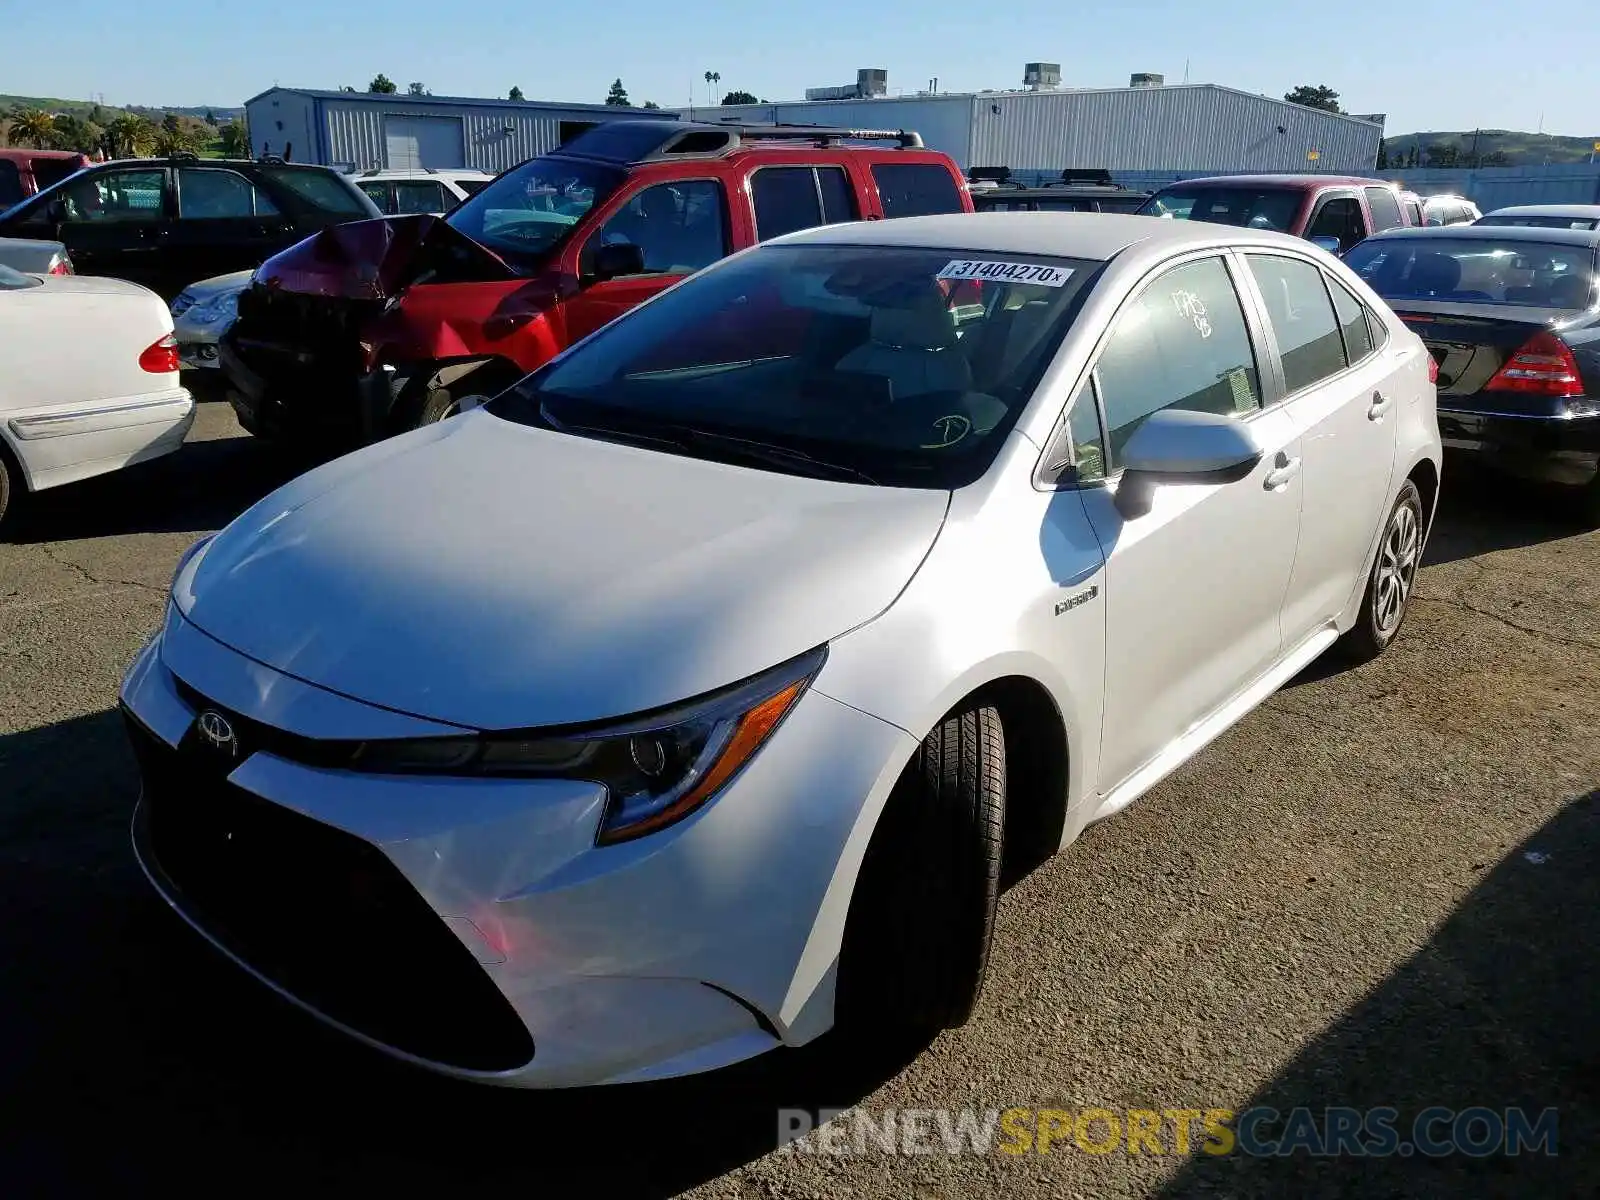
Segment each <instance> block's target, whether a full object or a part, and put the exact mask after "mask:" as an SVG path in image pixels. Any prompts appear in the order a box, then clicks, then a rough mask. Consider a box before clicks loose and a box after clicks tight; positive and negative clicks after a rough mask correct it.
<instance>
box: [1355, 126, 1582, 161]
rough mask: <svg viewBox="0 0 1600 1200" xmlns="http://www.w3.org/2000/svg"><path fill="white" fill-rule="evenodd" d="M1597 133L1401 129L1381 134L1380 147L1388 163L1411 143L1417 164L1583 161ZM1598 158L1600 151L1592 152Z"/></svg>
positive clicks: (1404, 156) (1408, 151)
mask: <svg viewBox="0 0 1600 1200" xmlns="http://www.w3.org/2000/svg"><path fill="white" fill-rule="evenodd" d="M1596 142H1600V133H1597V134H1595V135H1594V136H1593V137H1560V136H1557V135H1555V134H1549V133H1523V132H1518V131H1516V130H1511V129H1479V130H1471V129H1467V130H1463V131H1460V132H1446V131H1435V132H1432V133H1426V132H1425V133H1404V134H1400V135H1398V136H1397V137H1391V138H1385V139H1384V142H1383V147H1384V150H1385V151H1386V152H1387V154H1388V156H1389V162H1390V163H1391V164H1392V165H1399V164H1401V163H1403V162H1405V161H1406V160H1408V159H1409V157H1410V155H1411V151H1412V149H1413V147H1415V148H1416V150H1417V153H1418V155H1419V160H1418V165H1420V166H1429V165H1433V164H1432V162H1431V160H1434V159H1439V160H1442V161H1439V162H1438V163H1437V165H1439V166H1445V167H1470V166H1476V165H1478V160H1479V159H1480V158H1481V159H1482V160H1483V163H1482V165H1483V166H1486V167H1528V166H1539V165H1541V164H1544V163H1586V162H1588V161H1589V155H1590V154H1593V153H1594V147H1595V143H1596ZM1595 158H1596V161H1600V154H1596V155H1595Z"/></svg>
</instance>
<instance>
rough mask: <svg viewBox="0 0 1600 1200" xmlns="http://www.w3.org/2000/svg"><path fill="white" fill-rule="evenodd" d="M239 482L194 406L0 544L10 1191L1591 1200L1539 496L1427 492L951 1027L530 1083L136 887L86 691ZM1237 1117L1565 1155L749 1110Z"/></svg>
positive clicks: (1088, 842) (1574, 561)
mask: <svg viewBox="0 0 1600 1200" xmlns="http://www.w3.org/2000/svg"><path fill="white" fill-rule="evenodd" d="M274 482H276V471H275V468H274V467H273V466H272V464H271V462H270V460H268V459H267V458H265V457H264V456H262V455H261V454H259V453H258V452H257V449H256V447H255V446H254V445H252V444H251V442H250V441H249V439H246V438H243V437H241V436H240V435H239V433H238V430H237V427H235V426H234V425H233V423H232V420H231V418H230V417H229V415H228V414H227V412H226V410H225V409H223V408H221V407H219V406H217V405H205V406H203V408H202V412H201V416H200V420H199V422H198V424H197V427H196V431H195V434H194V435H193V437H192V438H191V444H190V445H189V446H187V447H185V449H184V450H183V452H182V453H180V454H179V455H176V456H174V457H173V458H171V459H168V460H165V461H162V462H158V463H153V464H147V465H145V466H142V467H138V468H134V469H132V470H129V471H127V472H124V473H123V474H122V475H120V476H117V477H113V478H109V479H104V480H99V481H95V482H93V483H90V484H86V485H83V486H80V487H78V488H75V489H69V490H66V491H62V492H60V493H57V494H55V495H53V496H48V497H44V498H41V499H40V501H39V502H37V503H36V504H35V505H34V506H33V508H32V511H31V512H29V513H28V514H26V518H25V520H24V521H23V523H22V524H21V525H20V527H19V528H18V529H17V530H16V531H15V539H14V543H13V544H8V545H0V905H3V910H0V911H3V912H4V914H5V915H4V920H3V922H0V963H3V964H4V970H3V973H0V980H3V982H0V1029H3V1030H4V1034H3V1041H0V1045H3V1046H4V1050H3V1052H0V1090H3V1094H4V1095H5V1097H6V1098H7V1100H8V1101H9V1102H10V1103H9V1104H8V1106H7V1107H8V1109H9V1116H8V1118H7V1119H6V1120H5V1121H4V1122H3V1123H0V1178H3V1179H5V1180H6V1181H7V1186H6V1189H5V1190H6V1191H7V1192H8V1193H12V1194H17V1195H65V1194H68V1193H71V1194H78V1193H81V1192H82V1191H83V1190H84V1189H85V1188H86V1187H87V1186H92V1185H94V1184H100V1185H105V1184H108V1183H109V1184H111V1185H112V1186H114V1187H115V1189H116V1191H117V1192H118V1193H120V1194H140V1193H143V1192H153V1191H154V1190H155V1189H156V1188H162V1187H171V1186H175V1185H182V1184H186V1183H190V1182H194V1183H203V1184H207V1185H209V1186H210V1187H211V1188H215V1187H216V1186H217V1185H218V1184H223V1185H225V1186H228V1187H230V1189H231V1190H258V1189H261V1190H264V1189H265V1188H267V1187H272V1188H275V1189H279V1188H290V1187H292V1188H293V1189H295V1191H296V1192H297V1193H300V1194H307V1193H318V1194H320V1193H321V1192H323V1191H329V1192H331V1191H335V1190H338V1191H340V1192H346V1191H348V1190H349V1189H350V1188H352V1187H362V1188H365V1189H370V1190H371V1191H372V1192H374V1193H377V1192H379V1191H380V1190H381V1191H387V1192H390V1193H395V1192H401V1193H407V1192H412V1191H420V1190H422V1189H424V1188H427V1189H430V1190H433V1189H439V1188H445V1189H449V1190H450V1191H451V1192H464V1191H465V1190H466V1189H468V1188H475V1187H484V1186H496V1187H500V1188H505V1187H508V1186H509V1187H512V1188H515V1189H517V1190H518V1191H520V1192H523V1193H524V1194H529V1195H538V1194H549V1191H550V1189H552V1188H553V1189H555V1194H563V1193H568V1192H570V1191H571V1190H573V1189H574V1188H576V1187H577V1186H582V1187H583V1188H584V1190H585V1191H586V1192H598V1194H601V1195H610V1194H619V1195H620V1194H640V1195H665V1194H673V1193H679V1192H690V1193H692V1194H694V1195H697V1196H705V1197H713V1196H728V1197H811V1196H817V1197H822V1196H860V1197H866V1196H885V1197H912V1196H915V1197H948V1198H951V1200H954V1198H957V1197H974V1196H982V1195H998V1194H1004V1195H1006V1196H1013V1197H1035V1196H1037V1197H1044V1196H1084V1197H1087V1196H1182V1195H1228V1196H1254V1195H1284V1196H1295V1197H1307V1196H1320V1195H1328V1196H1335V1195H1344V1194H1349V1193H1352V1192H1354V1193H1358V1194H1361V1195H1363V1196H1384V1195H1396V1196H1401V1195H1404V1196H1415V1195H1440V1196H1477V1195H1482V1196H1502V1195H1509V1194H1520V1195H1538V1196H1567V1195H1571V1196H1577V1195H1584V1196H1592V1195H1594V1194H1596V1192H1597V1191H1600V1153H1596V1151H1595V1137H1596V1134H1597V1132H1600V1111H1597V1104H1596V1101H1597V1099H1600V1036H1597V1034H1596V1023H1595V1019H1594V1018H1595V1015H1596V1014H1597V1013H1600V937H1597V933H1596V916H1595V914H1596V913H1597V912H1600V744H1597V738H1596V733H1597V730H1600V721H1597V720H1596V718H1595V709H1596V705H1597V702H1600V688H1597V683H1600V535H1597V534H1578V533H1576V532H1575V531H1574V530H1573V528H1572V527H1571V526H1570V525H1567V524H1564V523H1563V522H1562V520H1561V519H1560V518H1559V516H1557V515H1556V509H1555V508H1554V507H1553V505H1552V503H1551V500H1550V499H1549V498H1548V497H1546V496H1545V495H1543V494H1542V493H1539V492H1536V491H1533V490H1530V489H1524V488H1515V487H1511V488H1508V487H1505V486H1502V485H1494V484H1490V483H1485V482H1484V481H1481V480H1474V479H1472V478H1470V477H1468V476H1466V475H1465V474H1463V473H1460V472H1453V473H1452V475H1451V478H1450V479H1449V480H1448V481H1447V484H1446V495H1447V501H1446V504H1445V508H1444V511H1443V514H1442V516H1441V519H1440V525H1439V527H1438V529H1437V531H1436V533H1435V536H1434V539H1433V542H1432V545H1431V548H1430V554H1429V565H1428V566H1427V567H1426V569H1425V570H1424V572H1423V574H1422V578H1421V583H1420V585H1419V593H1418V601H1417V603H1416V605H1415V607H1414V608H1413V610H1412V614H1411V616H1410V618H1409V623H1408V625H1407V628H1406V630H1405V632H1404V634H1403V636H1402V638H1401V640H1400V641H1399V642H1398V643H1397V645H1396V646H1395V647H1394V648H1393V650H1392V651H1391V652H1390V653H1389V654H1388V655H1387V656H1385V657H1384V658H1383V659H1381V660H1380V661H1379V662H1377V663H1375V664H1372V665H1371V666H1368V667H1365V668H1362V669H1360V670H1356V671H1348V672H1336V671H1331V670H1329V669H1328V668H1324V667H1322V666H1321V665H1320V664H1319V665H1317V666H1314V667H1313V668H1312V670H1311V671H1309V672H1308V673H1307V675H1306V676H1305V677H1303V678H1302V679H1300V680H1297V681H1296V682H1295V683H1294V684H1293V685H1292V686H1290V687H1289V688H1287V689H1285V690H1284V691H1283V692H1282V693H1281V694H1279V695H1278V696H1276V697H1274V698H1273V699H1272V700H1271V701H1270V702H1269V703H1268V704H1267V705H1266V706H1265V707H1263V708H1262V709H1261V710H1259V711H1258V712H1256V713H1255V714H1253V715H1252V716H1250V717H1249V718H1247V719H1246V720H1245V721H1244V722H1243V723H1242V724H1241V725H1240V726H1239V727H1238V728H1237V729H1235V730H1234V731H1232V732H1231V733H1230V734H1228V735H1227V736H1226V737H1224V738H1223V739H1222V740H1221V741H1219V742H1218V743H1217V744H1216V745H1214V746H1213V747H1212V748H1211V749H1210V750H1209V751H1208V752H1207V753H1206V754H1204V755H1203V756H1201V758H1200V759H1199V760H1197V761H1196V762H1194V763H1192V764H1190V765H1189V766H1188V767H1186V768H1185V769H1184V770H1182V771H1180V772H1179V773H1178V774H1177V775H1175V776H1174V777H1173V778H1172V779H1170V780H1169V781H1167V782H1166V783H1165V784H1163V785H1162V786H1161V787H1159V788H1157V789H1156V790H1155V791H1153V792H1152V793H1151V794H1150V795H1148V796H1147V797H1145V798H1144V799H1143V800H1142V801H1141V802H1140V803H1138V804H1137V805H1135V806H1134V807H1133V808H1132V809H1130V810H1129V811H1128V812H1126V813H1125V814H1123V815H1121V816H1119V817H1118V818H1116V819H1115V820H1112V821H1109V822H1106V823H1104V824H1102V825H1099V826H1096V827H1094V828H1092V829H1090V830H1089V831H1088V832H1087V833H1086V834H1085V835H1084V836H1083V838H1081V839H1080V840H1079V842H1078V843H1077V844H1076V845H1074V846H1073V847H1072V848H1071V849H1069V850H1068V851H1067V852H1066V853H1065V854H1063V855H1061V856H1059V857H1058V858H1057V859H1055V860H1054V861H1052V862H1050V863H1048V864H1046V865H1045V866H1043V867H1041V868H1040V869H1039V870H1037V871H1035V872H1034V873H1033V874H1032V875H1031V876H1029V877H1028V878H1026V879H1024V880H1023V881H1021V882H1020V883H1019V884H1018V885H1017V886H1015V887H1014V888H1013V889H1012V890H1011V891H1010V892H1009V893H1008V894H1007V895H1006V897H1005V898H1004V900H1003V902H1002V905H1001V912H1000V928H999V933H998V935H997V939H996V944H995V953H994V959H993V966H992V969H991V974H990V979H989V986H988V989H987V991H986V993H985V996H984V999H983V1001H982V1004H981V1006H980V1008H979V1011H978V1013H977V1016H976V1017H975V1019H974V1020H973V1021H972V1023H971V1024H970V1025H968V1026H967V1027H966V1028H964V1029H961V1030H957V1031H952V1032H949V1033H946V1034H944V1035H942V1036H941V1037H939V1038H938V1039H937V1040H936V1041H935V1042H934V1043H933V1044H932V1045H931V1046H925V1047H897V1046H892V1045H885V1044H876V1043H873V1044H859V1043H858V1044H846V1043H843V1042H840V1041H837V1040H835V1039H832V1038H824V1039H822V1040H821V1041H820V1042H819V1043H816V1044H814V1045H813V1046H811V1047H807V1048H806V1049H804V1050H801V1051H795V1052H790V1053H787V1054H784V1055H778V1056H770V1057H769V1058H767V1059H765V1060H760V1061H757V1062H754V1063H750V1064H746V1065H745V1066H742V1067H739V1068H735V1069H733V1070H731V1071H728V1072H725V1073H723V1074H722V1075H719V1076H716V1077H712V1078H707V1079H697V1080H687V1081H680V1082H675V1083H670V1084H658V1085H649V1086H643V1087H635V1088H628V1089H615V1090H609V1091H606V1090H601V1091H595V1092H561V1093H545V1094H538V1093H508V1092H501V1091H495V1090H487V1089H476V1088H468V1087H465V1086H458V1085H455V1084H451V1083H448V1082H443V1081H439V1080H436V1079H433V1078H432V1077H429V1076H425V1075H422V1074H420V1073H413V1072H410V1071H406V1070H402V1069H399V1068H397V1067H394V1066H392V1065H391V1064H389V1063H388V1062H387V1061H386V1060H383V1059H381V1058H378V1057H376V1056H373V1055H369V1054H367V1053H366V1052H364V1051H362V1050H359V1049H357V1048H353V1047H351V1046H349V1045H346V1044H345V1043H344V1042H343V1041H341V1040H340V1039H338V1038H336V1037H334V1036H332V1035H329V1034H327V1033H325V1032H324V1031H322V1030H321V1029H320V1028H318V1027H317V1026H315V1025H314V1024H313V1023H311V1022H310V1021H308V1020H306V1019H304V1018H302V1017H301V1016H299V1015H298V1014H297V1013H294V1012H292V1011H290V1010H288V1009H287V1008H286V1007H285V1006H284V1005H282V1004H280V1003H279V1002H277V1001H276V1000H274V999H272V998H271V997H269V996H267V995H264V994H263V993H262V991H261V989H259V988H257V987H255V986H254V985H253V984H251V983H250V982H249V981H247V980H245V979H243V978H241V977H240V976H239V975H238V974H237V972H235V971H234V970H233V969H232V968H231V967H229V966H228V965H227V964H225V963H221V962H219V961H217V960H215V959H214V958H212V957H211V956H210V955H209V954H207V953H206V952H205V951H204V950H203V949H202V947H201V945H200V944H199V943H198V942H197V941H196V940H195V939H194V938H193V937H191V936H190V935H189V934H188V933H187V931H185V930H183V929H181V928H178V927H177V926H176V924H175V922H174V921H173V920H172V919H171V918H170V916H169V915H168V914H167V913H166V912H165V911H164V910H163V909H162V908H161V907H160V905H159V904H158V903H157V902H155V901H154V900H153V899H152V898H151V896H150V895H149V893H148V892H147V890H146V889H145V887H144V886H143V885H142V880H141V879H140V878H139V877H138V875H137V871H136V869H135V868H134V866H133V865H132V863H131V861H130V858H129V854H128V851H127V843H126V832H125V831H126V822H127V817H128V813H129V810H130V807H131V805H132V802H133V798H134V792H135V783H134V773H133V767H132V763H131V761H130V758H129V755H128V753H127V751H126V749H125V747H124V745H123V741H122V734H121V730H120V728H119V726H118V723H117V718H116V716H115V714H114V712H113V711H112V702H113V699H114V696H115V689H116V686H117V682H118V679H119V677H120V673H121V670H122V668H123V667H124V665H125V664H126V663H127V662H128V660H129V659H130V657H131V656H132V654H133V652H134V650H135V649H136V647H137V646H138V644H139V642H140V641H141V640H142V639H143V638H144V636H145V635H146V634H147V633H148V632H149V631H150V630H151V629H152V628H153V627H154V626H155V623H156V620H157V615H158V613H159V611H160V608H161V603H162V594H163V590H164V588H165V585H166V583H167V580H168V578H169V576H170V573H171V570H172V566H173V563H174V560H175V559H176V557H177V555H178V554H179V552H180V551H181V550H182V549H183V548H184V547H185V546H186V545H187V544H188V543H189V542H190V541H191V540H192V539H193V538H194V537H195V536H196V535H197V534H199V533H201V532H203V531H206V530H209V529H213V528H216V527H217V526H218V525H220V524H222V523H223V522H224V521H226V520H227V519H228V518H230V517H231V516H232V515H233V514H234V513H236V512H238V511H240V510H241V509H242V508H243V507H244V506H245V505H246V504H248V503H250V502H251V501H253V500H254V499H256V498H257V497H258V496H259V495H261V494H262V493H263V492H264V491H265V490H266V489H268V488H269V487H270V486H272V484H273V483H274ZM1256 1105H1270V1106H1272V1107H1273V1108H1276V1109H1279V1110H1280V1111H1283V1112H1288V1111H1289V1110H1290V1109H1293V1108H1295V1107H1297V1106H1307V1107H1310V1108H1313V1109H1317V1110H1320V1109H1322V1108H1325V1107H1328V1106H1339V1105H1349V1106H1353V1107H1357V1108H1362V1109H1366V1108H1370V1107H1373V1106H1381V1105H1387V1106H1392V1107H1394V1108H1396V1109H1398V1110H1399V1112H1400V1114H1401V1116H1400V1127H1401V1129H1402V1130H1403V1131H1404V1130H1408V1129H1409V1121H1410V1119H1411V1117H1412V1116H1413V1115H1415V1114H1416V1113H1417V1112H1418V1111H1419V1110H1421V1109H1424V1108H1427V1107H1429V1106H1432V1105H1442V1106H1446V1107H1450V1108H1455V1109H1462V1108H1467V1107H1470V1106H1474V1105H1481V1106H1485V1107H1488V1108H1492V1109H1497V1110H1503V1109H1505V1108H1507V1107H1509V1106H1517V1105H1520V1106H1524V1107H1527V1108H1529V1109H1531V1110H1534V1111H1537V1110H1542V1109H1544V1108H1547V1107H1556V1108H1558V1109H1559V1110H1560V1111H1559V1122H1560V1123H1559V1151H1560V1152H1559V1156H1557V1157H1554V1158H1549V1157H1544V1156H1536V1157H1527V1156H1523V1157H1520V1158H1506V1157H1502V1156H1492V1157H1488V1158H1479V1159H1473V1158H1469V1157H1466V1156H1461V1155H1456V1156H1451V1157H1447V1158H1438V1159H1434V1158H1424V1157H1422V1156H1412V1157H1400V1156H1392V1157H1387V1158H1368V1159H1349V1158H1345V1159H1327V1158H1322V1159H1318V1158H1312V1157H1309V1156H1308V1155H1306V1154H1298V1155H1295V1156H1292V1157H1287V1158H1260V1157H1249V1156H1246V1155H1242V1154H1233V1155H1229V1156H1223V1157H1211V1156H1208V1155H1204V1154H1194V1155H1189V1156H1185V1155H1180V1154H1178V1153H1176V1152H1175V1147H1174V1145H1173V1139H1172V1137H1171V1135H1170V1132H1164V1133H1163V1135H1162V1137H1163V1142H1164V1148H1165V1150H1166V1151H1167V1153H1164V1154H1160V1155H1158V1154H1155V1153H1151V1152H1149V1151H1148V1147H1146V1150H1145V1151H1144V1152H1141V1153H1137V1154H1133V1153H1129V1152H1127V1151H1126V1150H1125V1149H1123V1148H1121V1147H1119V1148H1117V1149H1116V1150H1115V1151H1114V1152H1113V1153H1108V1154H1090V1153H1085V1152H1084V1151H1082V1150H1080V1149H1078V1148H1076V1147H1075V1146H1074V1145H1073V1144H1072V1141H1071V1138H1070V1137H1069V1138H1067V1139H1066V1140H1064V1141H1063V1142H1061V1143H1059V1144H1058V1145H1057V1146H1056V1148H1055V1149H1054V1150H1053V1152H1052V1153H1050V1154H1049V1155H1047V1156H1046V1155H1039V1154H1037V1153H1032V1154H1025V1155H1006V1154H1002V1153H996V1152H991V1153H989V1154H976V1155H975V1154H964V1155H957V1156H952V1155H947V1154H942V1153H941V1154H932V1155H899V1156H890V1155H887V1154H885V1153H882V1152H871V1153H868V1154H865V1155H844V1156H834V1155H825V1154H821V1153H816V1152H810V1153H805V1152H800V1153H797V1152H792V1151H791V1152H787V1153H783V1152H775V1149H774V1148H775V1146H776V1144H777V1129H778V1124H777V1122H778V1115H777V1110H778V1109H780V1108H809V1109H818V1108H844V1107H847V1106H858V1108H859V1111H861V1112H863V1113H866V1114H869V1115H872V1116H874V1117H876V1118H878V1119H880V1120H881V1119H882V1117H883V1115H884V1114H885V1113H886V1112H887V1111H889V1110H905V1109H931V1108H940V1107H947V1108H958V1109H959V1108H967V1107H971V1108H975V1109H978V1110H987V1109H1005V1108H1011V1107H1021V1108H1059V1109H1079V1108H1083V1107H1089V1106H1098V1107H1105V1108H1109V1109H1112V1110H1121V1109H1126V1108H1151V1109H1171V1108H1195V1109H1230V1110H1235V1111H1240V1112H1242V1111H1243V1110H1245V1109H1247V1108H1250V1107H1252V1106H1256ZM1167 1128H1168V1129H1170V1127H1167ZM1097 1136H1098V1135H1097ZM935 1140H937V1138H936V1139H935Z"/></svg>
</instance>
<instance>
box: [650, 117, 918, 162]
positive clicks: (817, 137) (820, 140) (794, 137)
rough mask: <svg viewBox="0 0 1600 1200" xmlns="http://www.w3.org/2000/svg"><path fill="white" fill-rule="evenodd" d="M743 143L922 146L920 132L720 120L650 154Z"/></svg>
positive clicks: (690, 129) (711, 150) (699, 151)
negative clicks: (883, 143)
mask: <svg viewBox="0 0 1600 1200" xmlns="http://www.w3.org/2000/svg"><path fill="white" fill-rule="evenodd" d="M745 142H808V143H810V144H812V145H817V146H830V147H831V146H840V145H843V144H844V143H845V142H894V143H895V144H896V145H898V146H899V147H900V148H901V149H902V150H920V149H922V148H923V141H922V135H921V134H920V133H915V132H913V131H911V130H907V129H836V128H833V127H832V126H828V125H743V124H738V123H735V122H731V121H721V122H718V123H717V124H715V125H687V126H686V127H685V128H683V129H681V130H678V131H675V136H672V137H669V138H667V139H666V140H665V141H663V142H662V143H661V145H660V146H658V147H657V148H656V149H655V150H654V151H653V152H652V153H651V154H650V156H649V157H650V158H652V159H660V158H676V157H678V156H680V155H688V154H694V155H711V156H720V155H724V154H731V153H732V152H733V151H735V150H737V149H738V148H739V147H740V146H741V145H743V144H744V143H745Z"/></svg>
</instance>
